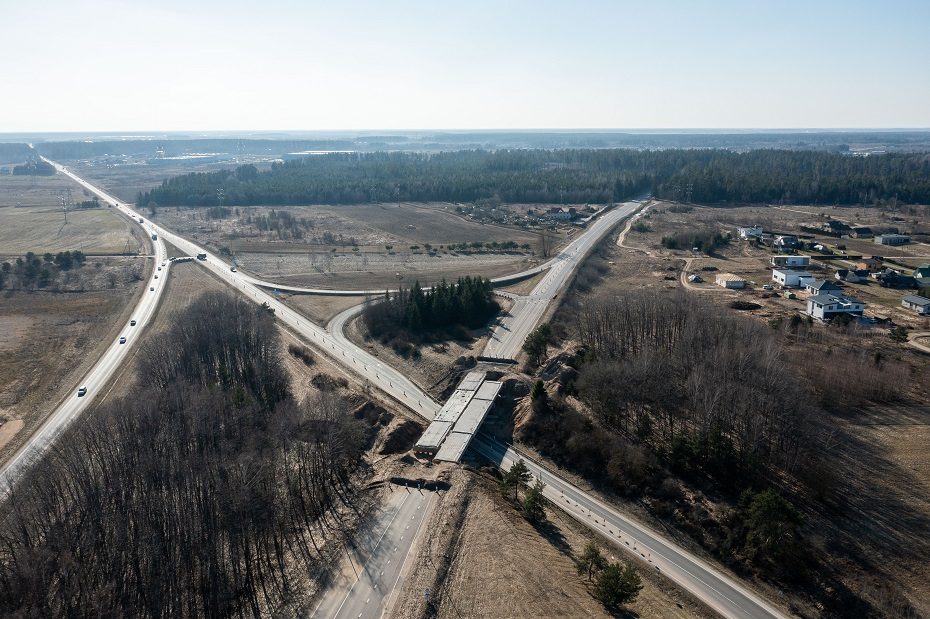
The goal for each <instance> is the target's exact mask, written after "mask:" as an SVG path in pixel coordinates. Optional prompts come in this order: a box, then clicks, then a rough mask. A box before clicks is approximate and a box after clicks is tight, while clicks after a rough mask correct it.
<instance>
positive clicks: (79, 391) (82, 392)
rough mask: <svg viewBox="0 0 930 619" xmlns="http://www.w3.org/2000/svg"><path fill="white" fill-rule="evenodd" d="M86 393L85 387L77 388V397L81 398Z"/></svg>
mask: <svg viewBox="0 0 930 619" xmlns="http://www.w3.org/2000/svg"><path fill="white" fill-rule="evenodd" d="M86 394H87V387H81V388H80V389H78V397H79V398H82V397H84V396H85V395H86Z"/></svg>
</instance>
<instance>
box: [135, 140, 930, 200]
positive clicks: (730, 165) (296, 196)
mask: <svg viewBox="0 0 930 619" xmlns="http://www.w3.org/2000/svg"><path fill="white" fill-rule="evenodd" d="M645 191H652V193H653V195H655V196H656V197H659V198H664V199H675V200H685V199H688V197H689V194H690V199H691V200H692V201H694V202H700V203H721V202H752V203H759V202H778V203H786V204H800V203H803V204H875V203H877V202H880V201H887V200H891V199H897V200H898V201H899V202H902V203H923V204H927V203H930V155H927V154H926V153H923V154H913V153H909V154H903V153H894V154H884V155H872V156H869V157H853V156H849V155H841V154H835V153H827V152H814V151H789V150H756V151H750V152H747V153H736V152H732V151H726V150H663V151H634V150H624V149H613V150H590V149H575V150H501V151H494V152H489V151H481V150H477V151H456V152H447V153H438V154H423V153H399V152H398V153H365V154H360V153H334V154H328V155H318V156H313V157H308V158H305V159H300V160H295V161H288V162H285V163H275V164H273V165H272V167H271V168H270V169H269V170H263V171H259V170H258V169H257V168H255V167H254V166H252V165H246V166H240V167H238V168H236V169H234V170H221V171H218V172H208V173H193V174H186V175H183V176H178V177H174V178H171V179H168V180H166V181H164V182H163V183H162V185H161V186H160V187H157V188H155V189H153V190H151V191H148V192H144V193H140V194H139V195H138V198H137V202H138V204H139V205H140V206H151V205H157V206H219V205H255V204H264V205H299V204H354V203H362V202H387V201H399V200H402V201H414V202H419V201H447V202H472V201H475V200H480V199H485V198H498V199H500V200H502V201H503V202H511V203H554V204H578V203H590V202H593V203H604V202H610V201H618V200H623V199H626V198H629V197H631V196H633V195H636V194H637V193H640V192H645Z"/></svg>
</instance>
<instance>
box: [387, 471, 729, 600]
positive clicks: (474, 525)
mask: <svg viewBox="0 0 930 619" xmlns="http://www.w3.org/2000/svg"><path fill="white" fill-rule="evenodd" d="M451 479H452V489H451V490H450V491H449V492H448V493H446V494H445V495H444V496H443V497H442V499H441V501H440V502H439V503H437V506H436V508H435V509H434V512H433V514H432V515H431V516H430V523H429V526H427V527H424V530H425V531H428V533H426V534H425V538H424V540H423V541H422V542H421V543H420V544H419V552H418V555H417V560H416V562H415V565H416V566H417V567H416V568H415V572H414V574H413V575H412V577H411V578H409V579H408V581H407V583H405V586H404V589H403V590H402V591H401V592H400V595H399V597H398V599H399V600H400V602H399V603H398V606H397V607H395V609H394V612H393V613H392V616H395V617H409V616H419V614H420V613H421V612H422V611H423V608H422V606H423V603H422V600H423V593H422V592H423V590H426V589H429V590H431V593H432V595H431V600H432V601H433V604H434V606H435V607H436V611H437V612H436V616H438V617H450V618H457V617H508V618H510V617H513V618H516V617H527V618H529V617H610V616H611V615H610V614H608V613H607V612H606V611H605V610H604V609H603V607H602V606H601V605H600V604H599V603H598V602H597V601H596V600H595V599H594V597H593V596H592V595H591V593H590V590H589V585H588V584H587V582H586V581H585V579H584V577H581V576H578V574H577V573H576V571H575V560H576V558H577V557H578V556H579V555H580V553H581V551H582V550H583V548H584V546H585V544H586V543H587V542H588V541H589V540H590V537H589V534H588V533H587V532H586V531H585V530H584V529H583V528H582V527H581V526H580V525H578V524H576V523H575V522H574V521H573V520H571V519H570V518H568V517H567V516H564V515H563V514H562V513H561V512H559V511H558V510H555V509H547V518H548V522H547V523H546V524H544V525H542V526H541V527H540V528H538V529H537V528H534V527H533V526H532V525H531V524H529V523H528V522H527V521H526V520H524V519H523V518H522V517H521V516H520V514H519V512H517V511H516V510H515V509H514V507H513V506H512V505H510V504H509V503H508V502H507V501H505V500H504V499H503V498H502V497H501V495H500V492H499V491H498V489H497V487H496V484H495V483H494V482H493V480H491V479H489V478H488V477H486V476H485V475H483V474H480V473H474V472H469V471H457V472H455V473H453V475H452V478H451ZM601 548H602V550H603V551H604V553H605V555H607V556H608V557H609V558H611V559H612V560H621V559H622V560H626V557H625V556H624V557H621V556H620V554H619V553H617V552H616V551H612V549H611V548H609V547H608V546H607V545H606V544H603V542H601ZM640 574H641V575H642V577H643V590H642V591H641V592H640V595H639V598H638V599H637V600H636V601H635V602H634V603H632V604H631V605H630V606H629V614H628V616H631V617H674V618H684V617H711V616H713V615H712V614H711V613H709V612H708V611H706V610H705V609H704V608H703V607H701V606H699V605H698V604H696V603H695V602H693V601H692V600H691V599H690V598H689V596H687V595H686V594H683V593H681V592H680V591H678V590H677V588H676V587H675V586H674V585H671V584H670V583H668V582H667V581H665V580H664V579H659V578H656V577H655V576H654V575H652V574H651V573H650V572H649V570H648V569H641V571H640Z"/></svg>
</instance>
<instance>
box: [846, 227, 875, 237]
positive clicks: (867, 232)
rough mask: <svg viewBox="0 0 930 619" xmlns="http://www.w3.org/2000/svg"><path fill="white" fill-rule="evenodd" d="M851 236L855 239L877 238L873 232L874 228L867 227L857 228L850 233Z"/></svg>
mask: <svg viewBox="0 0 930 619" xmlns="http://www.w3.org/2000/svg"><path fill="white" fill-rule="evenodd" d="M849 236H851V237H853V238H854V239H870V238H872V237H873V236H875V234H874V233H873V232H872V228H868V227H866V226H857V227H854V228H853V229H852V230H850V231H849Z"/></svg>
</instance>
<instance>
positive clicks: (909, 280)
mask: <svg viewBox="0 0 930 619" xmlns="http://www.w3.org/2000/svg"><path fill="white" fill-rule="evenodd" d="M873 276H875V279H877V280H878V283H880V284H881V285H882V288H897V289H904V288H916V287H917V280H916V279H914V278H913V277H911V276H910V275H901V274H900V273H898V272H897V271H894V270H892V269H885V270H884V271H881V272H879V273H873Z"/></svg>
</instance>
